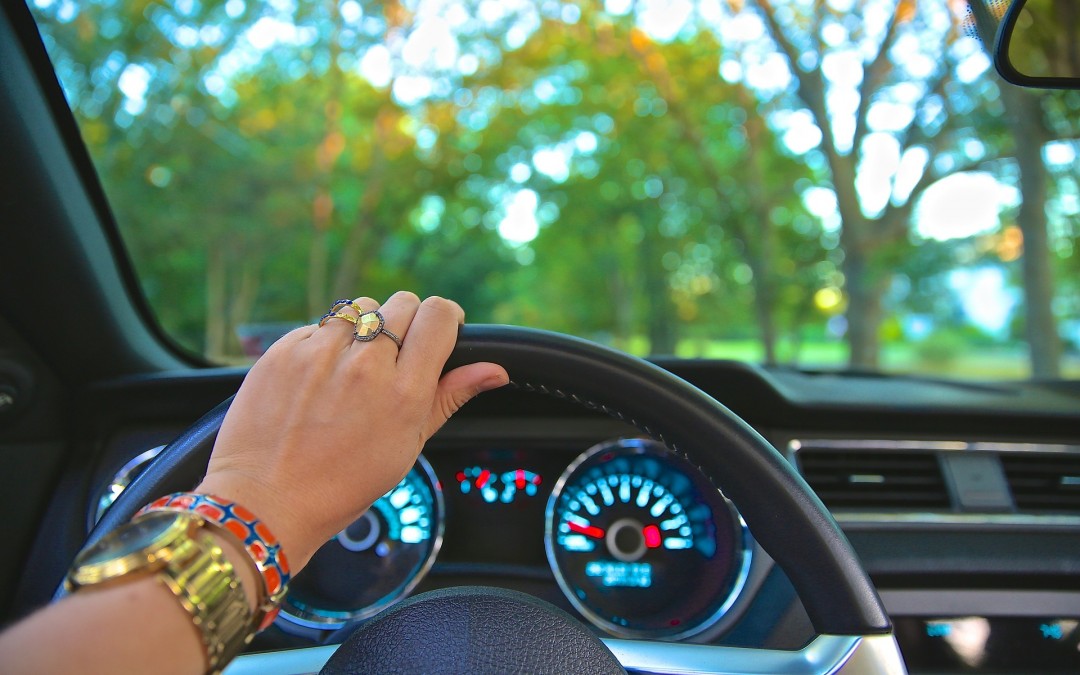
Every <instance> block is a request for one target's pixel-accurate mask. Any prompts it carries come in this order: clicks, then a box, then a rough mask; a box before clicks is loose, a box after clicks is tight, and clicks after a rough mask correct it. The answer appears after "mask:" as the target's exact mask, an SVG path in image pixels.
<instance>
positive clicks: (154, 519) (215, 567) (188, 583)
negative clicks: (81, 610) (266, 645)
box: [64, 511, 254, 673]
mask: <svg viewBox="0 0 1080 675" xmlns="http://www.w3.org/2000/svg"><path fill="white" fill-rule="evenodd" d="M205 522H206V521H205V520H203V519H202V518H200V517H198V516H196V515H194V514H191V513H178V512H173V511H154V512H150V513H146V514H143V515H141V516H138V517H136V518H135V519H134V520H132V521H131V522H130V523H127V524H125V525H122V526H120V527H118V528H116V529H115V530H113V531H112V532H110V533H109V534H107V535H105V536H104V537H102V538H101V540H99V541H98V542H97V543H95V544H92V545H90V546H88V547H86V548H84V549H83V550H82V551H80V552H79V555H77V556H76V557H75V562H74V564H73V565H72V568H71V571H70V572H69V573H68V575H67V578H66V579H65V580H64V586H65V588H66V589H67V590H68V591H69V592H71V591H76V590H79V589H83V588H102V587H105V586H111V585H114V584H118V583H121V582H124V581H130V580H133V579H137V578H143V577H147V576H152V575H156V576H157V578H158V579H160V580H161V581H162V582H163V583H164V584H165V586H166V587H167V588H168V589H169V590H170V591H172V593H173V595H175V596H176V598H177V600H179V601H180V604H181V605H183V606H184V609H185V610H187V612H188V613H189V614H191V618H192V621H193V622H194V623H195V626H196V628H198V629H199V633H200V635H201V636H202V640H203V644H204V645H205V646H206V654H207V659H208V663H209V672H215V673H216V672H220V670H221V669H222V668H224V667H225V665H226V664H227V663H228V662H229V660H231V659H232V658H233V657H234V656H236V654H238V653H239V652H240V650H241V649H243V647H244V645H245V644H247V643H248V642H250V641H251V638H252V636H253V635H254V627H253V626H252V614H251V608H250V606H249V605H248V600H247V596H246V595H245V594H244V589H243V588H242V587H241V585H240V580H239V578H238V577H237V575H236V572H235V570H234V569H233V566H232V564H231V563H230V562H229V561H228V560H227V559H226V558H225V555H224V553H223V552H222V550H221V546H220V545H219V544H218V542H217V540H215V539H214V537H213V536H212V535H211V534H209V533H208V532H207V531H206V530H204V529H203V525H204V524H205Z"/></svg>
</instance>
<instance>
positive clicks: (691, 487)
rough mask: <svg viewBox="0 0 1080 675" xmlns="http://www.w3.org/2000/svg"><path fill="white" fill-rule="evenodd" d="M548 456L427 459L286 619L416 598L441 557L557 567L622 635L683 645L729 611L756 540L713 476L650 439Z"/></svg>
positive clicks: (319, 573)
mask: <svg viewBox="0 0 1080 675" xmlns="http://www.w3.org/2000/svg"><path fill="white" fill-rule="evenodd" d="M539 455H540V453H527V452H522V451H520V450H517V451H500V450H489V451H484V452H477V451H475V450H472V451H469V450H462V451H457V452H455V451H454V450H446V449H436V450H432V451H430V452H428V453H427V456H421V457H420V458H419V460H418V461H417V464H416V466H415V467H414V468H413V470H412V471H411V472H410V473H409V474H408V475H407V476H406V477H405V479H404V480H402V482H401V483H400V484H399V485H398V486H397V487H395V488H394V489H393V490H391V491H390V492H388V493H387V494H386V495H385V496H384V497H382V498H381V499H380V500H379V501H378V502H376V503H375V505H374V506H373V507H372V508H371V509H370V510H369V511H368V512H367V513H365V514H364V515H363V516H362V517H361V518H359V519H358V520H357V521H356V522H354V523H353V524H352V525H350V526H349V527H347V528H346V529H345V530H343V531H342V532H341V533H340V534H338V535H337V537H335V538H334V539H332V540H330V541H329V542H327V543H326V545H325V546H323V548H322V549H320V550H319V551H318V552H317V553H316V555H315V556H314V557H313V558H312V560H311V563H310V564H309V565H308V567H307V568H305V569H304V570H303V572H301V573H300V574H299V575H297V576H296V578H295V579H294V581H293V583H292V586H291V588H290V591H289V595H288V598H287V599H286V602H285V605H284V607H283V611H282V615H281V619H279V621H286V622H293V623H295V624H298V625H300V626H305V627H310V628H327V629H333V628H339V627H341V626H343V625H345V624H346V623H348V622H350V621H356V620H360V619H364V618H367V617H369V616H371V615H373V614H375V613H377V612H378V611H379V610H381V609H382V608H383V607H385V606H387V605H389V604H391V603H393V602H394V601H395V600H397V599H399V598H401V597H404V596H405V595H407V594H408V593H409V592H410V591H411V590H412V589H413V588H414V587H415V586H416V585H417V584H418V583H419V582H420V580H421V579H422V578H423V576H424V575H425V574H426V573H427V571H428V570H430V569H431V567H432V565H433V564H434V563H435V561H436V560H439V561H440V562H448V563H465V564H467V563H480V564H484V565H488V566H492V565H494V566H498V565H515V566H529V565H534V566H535V565H536V564H537V561H538V560H541V561H544V563H546V564H547V565H549V566H550V569H551V572H552V574H553V576H554V578H555V580H556V582H557V583H558V586H559V588H560V589H561V591H562V593H563V594H564V595H565V597H566V599H567V601H568V602H569V604H570V605H571V606H573V608H574V609H576V610H577V611H578V613H580V615H581V616H582V617H584V618H585V619H586V620H588V621H590V622H591V623H593V624H594V625H595V626H597V627H598V628H600V629H602V630H603V631H605V632H607V633H609V634H611V635H614V636H620V637H635V638H657V639H673V640H678V639H683V638H687V637H690V636H693V635H696V634H699V633H701V632H702V631H705V630H707V629H708V628H710V627H712V626H713V625H714V624H715V623H716V622H717V621H718V620H719V619H720V618H721V617H723V616H724V614H725V613H726V612H727V611H728V610H729V609H730V607H731V606H732V604H733V603H734V601H735V600H736V598H737V597H738V596H739V593H740V591H741V590H742V588H743V585H744V584H745V582H746V579H747V576H748V573H749V568H750V560H751V555H752V553H751V552H752V545H751V540H750V536H749V533H748V531H747V529H746V526H745V523H743V521H742V519H741V518H740V517H739V515H738V513H737V512H736V511H735V509H734V507H733V506H732V505H731V503H730V502H729V501H728V500H727V499H725V498H724V496H723V495H722V494H721V493H720V492H719V491H718V490H716V488H714V487H713V486H712V485H711V484H710V483H709V482H708V480H707V479H706V478H705V477H704V476H703V475H701V473H700V472H698V471H697V470H696V469H694V468H693V467H692V466H691V465H690V464H688V463H687V462H685V461H684V460H682V459H681V458H679V457H676V456H674V455H672V454H671V453H669V452H668V451H667V450H666V449H665V448H664V447H663V446H662V445H660V444H658V443H656V442H653V441H648V440H641V439H620V440H614V441H608V442H604V443H601V444H598V445H596V446H594V447H592V448H590V449H588V450H587V451H585V452H584V453H581V454H580V455H578V456H577V457H575V458H574V459H573V460H572V461H571V462H570V463H569V465H567V464H566V463H565V459H562V460H561V464H560V460H559V458H558V457H548V458H546V459H537V457H538V456H539ZM536 462H540V463H539V464H538V463H536ZM544 563H541V564H544Z"/></svg>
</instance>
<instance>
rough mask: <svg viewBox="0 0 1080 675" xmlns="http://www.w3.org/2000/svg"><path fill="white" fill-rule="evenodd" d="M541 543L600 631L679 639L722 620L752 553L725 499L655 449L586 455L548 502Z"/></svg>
mask: <svg viewBox="0 0 1080 675" xmlns="http://www.w3.org/2000/svg"><path fill="white" fill-rule="evenodd" d="M544 543H545V546H546V548H547V556H548V561H549V562H550V563H551V569H552V571H553V572H554V573H555V578H556V580H557V581H558V582H559V586H560V587H561V588H562V590H563V593H565V594H566V597H567V599H569V600H570V602H571V603H572V604H573V605H574V606H575V607H576V608H577V609H578V611H580V612H581V613H582V614H583V615H584V616H585V617H586V618H588V619H589V620H590V621H592V622H593V623H594V624H596V625H597V626H599V627H600V628H603V629H604V630H606V631H608V632H610V633H612V634H614V635H620V636H625V637H654V638H669V639H679V638H685V637H689V636H691V635H695V634H697V633H700V632H701V631H703V630H705V629H707V628H708V627H710V626H712V625H713V624H715V623H716V621H718V620H719V619H720V617H721V616H723V615H724V613H725V612H727V610H728V609H729V608H730V607H731V605H732V603H733V602H734V601H735V599H736V598H737V597H738V594H739V592H740V591H741V590H742V587H743V585H744V584H745V582H746V577H747V572H748V570H749V566H750V547H749V546H748V534H747V531H746V526H745V524H743V523H742V520H741V519H740V518H739V516H738V514H737V513H736V512H735V510H734V508H733V507H732V505H731V503H730V502H728V501H727V500H726V499H725V498H724V496H723V495H721V494H720V492H719V491H718V490H717V489H716V488H715V487H713V486H712V485H711V484H710V483H709V481H708V480H707V479H706V478H705V477H704V476H703V475H702V474H701V473H700V472H699V471H697V470H696V469H695V468H694V467H693V466H691V465H690V464H689V463H687V462H686V461H684V460H682V459H681V458H679V457H676V456H674V455H672V454H671V453H669V452H667V450H666V449H665V448H664V447H663V446H662V445H660V444H659V443H656V442H653V441H647V440H637V439H628V440H620V441H615V442H612V443H605V444H601V445H598V446H595V447H593V448H591V449H590V450H588V451H586V452H585V453H584V454H582V455H581V456H580V457H578V459H577V460H575V461H574V462H573V463H572V464H571V465H570V466H569V467H568V468H567V469H566V471H565V473H563V475H562V477H561V478H559V481H558V483H556V485H555V489H554V491H553V492H552V494H551V497H550V499H549V500H548V506H547V527H546V533H545V542H544Z"/></svg>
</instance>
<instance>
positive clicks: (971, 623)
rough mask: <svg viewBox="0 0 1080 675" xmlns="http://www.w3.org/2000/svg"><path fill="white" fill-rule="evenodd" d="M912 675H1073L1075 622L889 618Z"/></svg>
mask: <svg viewBox="0 0 1080 675" xmlns="http://www.w3.org/2000/svg"><path fill="white" fill-rule="evenodd" d="M893 625H894V627H895V629H896V639H897V641H898V642H899V644H900V651H901V652H902V653H903V655H904V661H905V662H906V663H907V666H908V670H909V671H910V672H912V673H931V672H932V673H975V672H978V673H1026V672H1039V673H1078V672H1080V630H1078V625H1080V620H1078V619H1077V618H1061V617H1045V618H1034V617H1023V618H1020V617H982V616H969V617H944V618H922V617H920V618H913V617H896V618H894V619H893Z"/></svg>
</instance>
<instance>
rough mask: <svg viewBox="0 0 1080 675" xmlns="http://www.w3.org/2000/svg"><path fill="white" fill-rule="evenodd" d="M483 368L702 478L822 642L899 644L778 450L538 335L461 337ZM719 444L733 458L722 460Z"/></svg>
mask: <svg viewBox="0 0 1080 675" xmlns="http://www.w3.org/2000/svg"><path fill="white" fill-rule="evenodd" d="M476 361H493V362H495V363H499V364H501V365H503V366H504V367H505V368H506V369H507V371H508V372H509V373H510V378H511V382H512V383H513V384H514V385H516V386H517V387H519V388H522V389H525V390H531V391H540V392H543V393H547V394H550V395H554V396H557V397H561V398H565V399H568V400H571V401H574V402H577V403H579V404H582V405H584V406H586V407H588V408H590V409H595V410H600V411H603V412H606V413H608V414H609V415H612V416H614V417H617V418H619V419H622V420H624V421H626V422H629V423H631V424H633V425H634V426H636V427H638V428H639V429H640V430H641V431H643V432H644V433H646V434H648V435H650V436H652V437H654V438H656V439H657V440H660V441H662V442H663V443H664V444H665V445H667V447H668V448H669V449H671V451H672V452H674V453H676V454H678V455H681V456H683V457H685V458H686V459H688V460H689V461H690V462H691V463H693V464H694V465H695V466H697V467H698V468H699V469H701V471H702V472H703V473H704V474H705V475H706V476H707V477H708V478H709V479H710V480H711V481H712V483H713V484H714V485H716V486H717V487H718V488H719V489H720V490H721V491H723V492H724V494H725V495H727V497H728V498H729V499H731V501H732V502H733V503H734V504H735V506H736V508H738V510H739V512H740V514H741V515H742V516H743V518H744V519H745V521H746V522H747V524H748V526H749V528H750V530H751V531H752V532H753V533H754V537H755V539H756V540H757V541H758V543H760V544H761V545H762V547H763V548H764V549H765V550H766V551H767V552H768V553H769V555H770V556H772V558H773V559H774V560H775V561H776V563H777V564H778V565H779V566H780V567H781V569H783V570H784V572H785V573H786V574H787V575H788V577H789V579H790V580H791V582H792V584H793V586H794V588H795V590H796V592H797V594H798V595H799V598H800V600H801V601H802V603H803V605H804V607H805V609H806V612H807V615H808V616H809V618H810V620H811V623H812V624H813V626H814V629H815V631H816V632H817V633H819V634H822V635H844V636H874V635H889V634H890V633H891V630H892V626H891V623H890V621H889V618H888V615H887V614H886V612H885V609H884V607H883V606H882V603H881V600H880V598H879V597H878V594H877V591H876V590H875V588H874V586H873V584H872V583H871V581H870V579H869V576H868V575H867V574H866V572H865V570H863V568H862V566H861V564H860V563H859V561H858V558H857V557H856V554H855V552H854V550H853V549H852V547H851V545H850V543H849V542H848V540H847V537H846V536H845V535H844V534H843V532H842V531H841V530H840V527H839V525H837V523H836V521H835V520H834V519H833V517H832V516H831V515H830V513H829V512H828V510H827V509H826V508H825V506H824V504H822V502H821V500H820V499H818V497H817V496H816V495H815V494H814V493H813V491H812V490H811V489H810V487H809V486H808V485H807V484H806V482H805V481H804V480H803V479H802V477H801V476H800V475H799V474H798V473H797V472H796V471H795V470H794V469H793V467H792V466H791V465H790V464H789V463H788V462H787V460H786V459H784V457H783V456H782V455H781V454H780V453H779V452H778V451H777V450H776V449H775V448H773V447H772V446H771V445H770V444H769V442H768V441H766V440H765V439H764V438H763V437H762V436H761V435H760V434H758V433H757V432H756V431H755V430H754V429H752V428H751V427H750V426H749V425H747V424H746V423H745V422H743V421H742V420H741V419H740V418H739V417H738V416H736V415H735V414H734V413H733V412H731V411H730V410H728V409H727V408H726V407H725V406H723V405H722V404H720V403H719V402H717V401H716V400H715V399H713V398H712V397H711V396H709V395H708V394H706V393H705V392H703V391H701V390H700V389H698V388H696V387H694V386H693V385H691V384H689V383H688V382H686V381H684V380H682V379H680V378H679V377H677V376H675V375H673V374H671V373H669V372H668V371H666V370H663V369H662V368H660V367H658V366H656V365H654V364H651V363H649V362H647V361H644V360H642V359H638V358H636V357H632V356H629V355H627V354H625V353H623V352H619V351H616V350H613V349H610V348H607V347H603V346H601V345H597V344H594V343H592V342H589V341H586V340H583V339H580V338H575V337H571V336H567V335H562V334H559V333H553V332H550V331H543V330H537V329H530V328H519V327H513V326H497V325H469V326H465V327H463V328H462V330H461V334H460V336H459V339H458V343H457V347H456V348H455V350H454V353H453V354H452V355H451V357H450V361H449V362H448V364H447V368H448V369H449V368H452V367H455V366H457V365H460V364H464V363H470V362H476ZM230 403H231V398H230V399H227V400H226V401H224V402H222V403H221V404H219V405H218V406H216V407H215V408H214V409H213V410H211V411H210V412H208V413H207V414H206V415H204V416H203V417H202V418H200V419H199V420H198V421H197V422H196V423H195V424H193V425H192V426H191V427H190V428H188V429H187V430H186V431H184V432H183V433H182V434H181V435H180V436H179V437H177V438H176V440H174V441H173V442H172V443H171V444H169V445H168V446H167V447H166V448H165V450H164V451H162V453H161V454H160V455H159V456H158V457H157V458H156V459H155V460H154V461H153V462H151V463H150V464H149V465H148V466H147V468H146V469H145V471H143V473H142V474H140V475H139V477H138V478H137V479H135V480H134V481H133V482H132V484H131V485H130V486H129V487H128V488H127V489H126V490H124V492H123V493H121V495H120V496H119V497H118V498H117V500H116V502H115V503H114V504H113V505H112V507H110V508H109V510H108V511H107V512H106V513H105V515H104V516H103V517H102V518H101V520H100V521H99V522H98V523H97V525H96V526H95V527H94V529H93V530H92V531H91V533H90V535H89V537H88V543H92V542H94V541H97V540H98V539H100V538H101V537H102V536H104V534H106V533H108V532H110V531H111V530H112V529H114V528H115V527H117V526H119V525H120V524H122V523H124V522H127V521H128V520H130V518H131V517H132V516H133V515H134V514H135V512H136V511H137V510H138V509H139V508H140V507H141V506H142V505H144V504H146V503H147V502H149V501H151V500H152V499H154V498H156V497H158V496H160V495H162V494H165V493H168V492H170V491H176V490H184V489H190V487H191V484H190V480H191V477H192V476H199V475H201V473H202V472H203V471H204V470H205V467H206V463H207V461H208V460H209V456H210V451H211V449H212V448H213V441H214V439H215V437H216V434H217V430H218V428H219V427H220V425H221V421H222V420H223V419H224V416H225V413H226V411H227V410H228V406H229V404H230ZM721 444H722V445H723V446H724V451H723V452H717V451H716V450H717V446H718V445H721ZM185 477H186V478H185ZM57 595H58V596H59V595H62V591H58V593H57Z"/></svg>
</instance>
